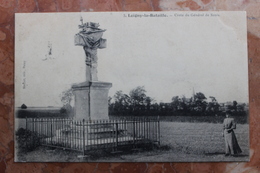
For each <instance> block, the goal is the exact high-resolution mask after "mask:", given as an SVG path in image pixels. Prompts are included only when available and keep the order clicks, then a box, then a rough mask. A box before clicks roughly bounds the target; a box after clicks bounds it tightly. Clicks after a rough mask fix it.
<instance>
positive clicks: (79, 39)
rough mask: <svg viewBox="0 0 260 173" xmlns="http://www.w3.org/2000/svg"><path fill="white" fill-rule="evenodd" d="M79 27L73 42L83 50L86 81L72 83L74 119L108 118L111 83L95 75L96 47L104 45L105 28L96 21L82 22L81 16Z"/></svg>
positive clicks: (99, 47) (100, 47)
mask: <svg viewBox="0 0 260 173" xmlns="http://www.w3.org/2000/svg"><path fill="white" fill-rule="evenodd" d="M79 29H80V31H79V33H77V34H76V35H75V40H74V42H75V45H76V46H82V47H83V50H84V51H85V56H86V60H85V62H86V81H85V82H83V83H79V84H74V85H72V90H73V93H74V95H75V106H74V111H75V112H74V114H75V119H78V120H82V119H86V120H94V119H108V91H109V89H110V88H111V86H112V83H108V82H101V81H98V77H97V60H98V58H97V49H102V48H105V47H106V39H103V38H102V35H103V33H104V32H105V31H106V30H103V29H100V28H99V24H98V23H93V22H87V23H83V19H82V18H81V25H79Z"/></svg>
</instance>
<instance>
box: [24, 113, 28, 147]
mask: <svg viewBox="0 0 260 173" xmlns="http://www.w3.org/2000/svg"><path fill="white" fill-rule="evenodd" d="M27 121H28V120H27V116H26V117H25V136H26V138H25V139H26V140H25V146H26V150H27V149H28V143H27V140H28V134H27V130H28V129H27V128H28V127H27Z"/></svg>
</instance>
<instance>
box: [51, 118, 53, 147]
mask: <svg viewBox="0 0 260 173" xmlns="http://www.w3.org/2000/svg"><path fill="white" fill-rule="evenodd" d="M52 123H53V121H52V119H51V145H52V134H53V132H52V131H53V129H52Z"/></svg>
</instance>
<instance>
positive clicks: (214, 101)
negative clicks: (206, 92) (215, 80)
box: [207, 96, 220, 114]
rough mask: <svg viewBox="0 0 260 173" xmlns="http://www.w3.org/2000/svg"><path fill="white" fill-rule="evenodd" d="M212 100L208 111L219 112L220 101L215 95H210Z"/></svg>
mask: <svg viewBox="0 0 260 173" xmlns="http://www.w3.org/2000/svg"><path fill="white" fill-rule="evenodd" d="M209 98H210V99H211V101H210V102H209V103H208V105H207V112H209V113H211V114H217V113H218V112H219V107H220V105H219V104H218V101H217V99H216V98H215V97H213V96H209Z"/></svg>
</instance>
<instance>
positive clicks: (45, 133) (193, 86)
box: [14, 11, 250, 162]
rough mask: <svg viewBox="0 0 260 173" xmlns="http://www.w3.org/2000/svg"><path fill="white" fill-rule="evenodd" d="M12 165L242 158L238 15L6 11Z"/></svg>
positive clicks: (244, 68)
mask: <svg viewBox="0 0 260 173" xmlns="http://www.w3.org/2000/svg"><path fill="white" fill-rule="evenodd" d="M14 109H15V114H14V119H15V132H14V139H15V162H245V161H249V158H250V153H249V95H248V55H247V25H246V13H245V12H238V11H236V12H235V11H234V12H216V11H212V12H210V11H207V12H184V11H182V12H78V13H16V14H15V108H14Z"/></svg>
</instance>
